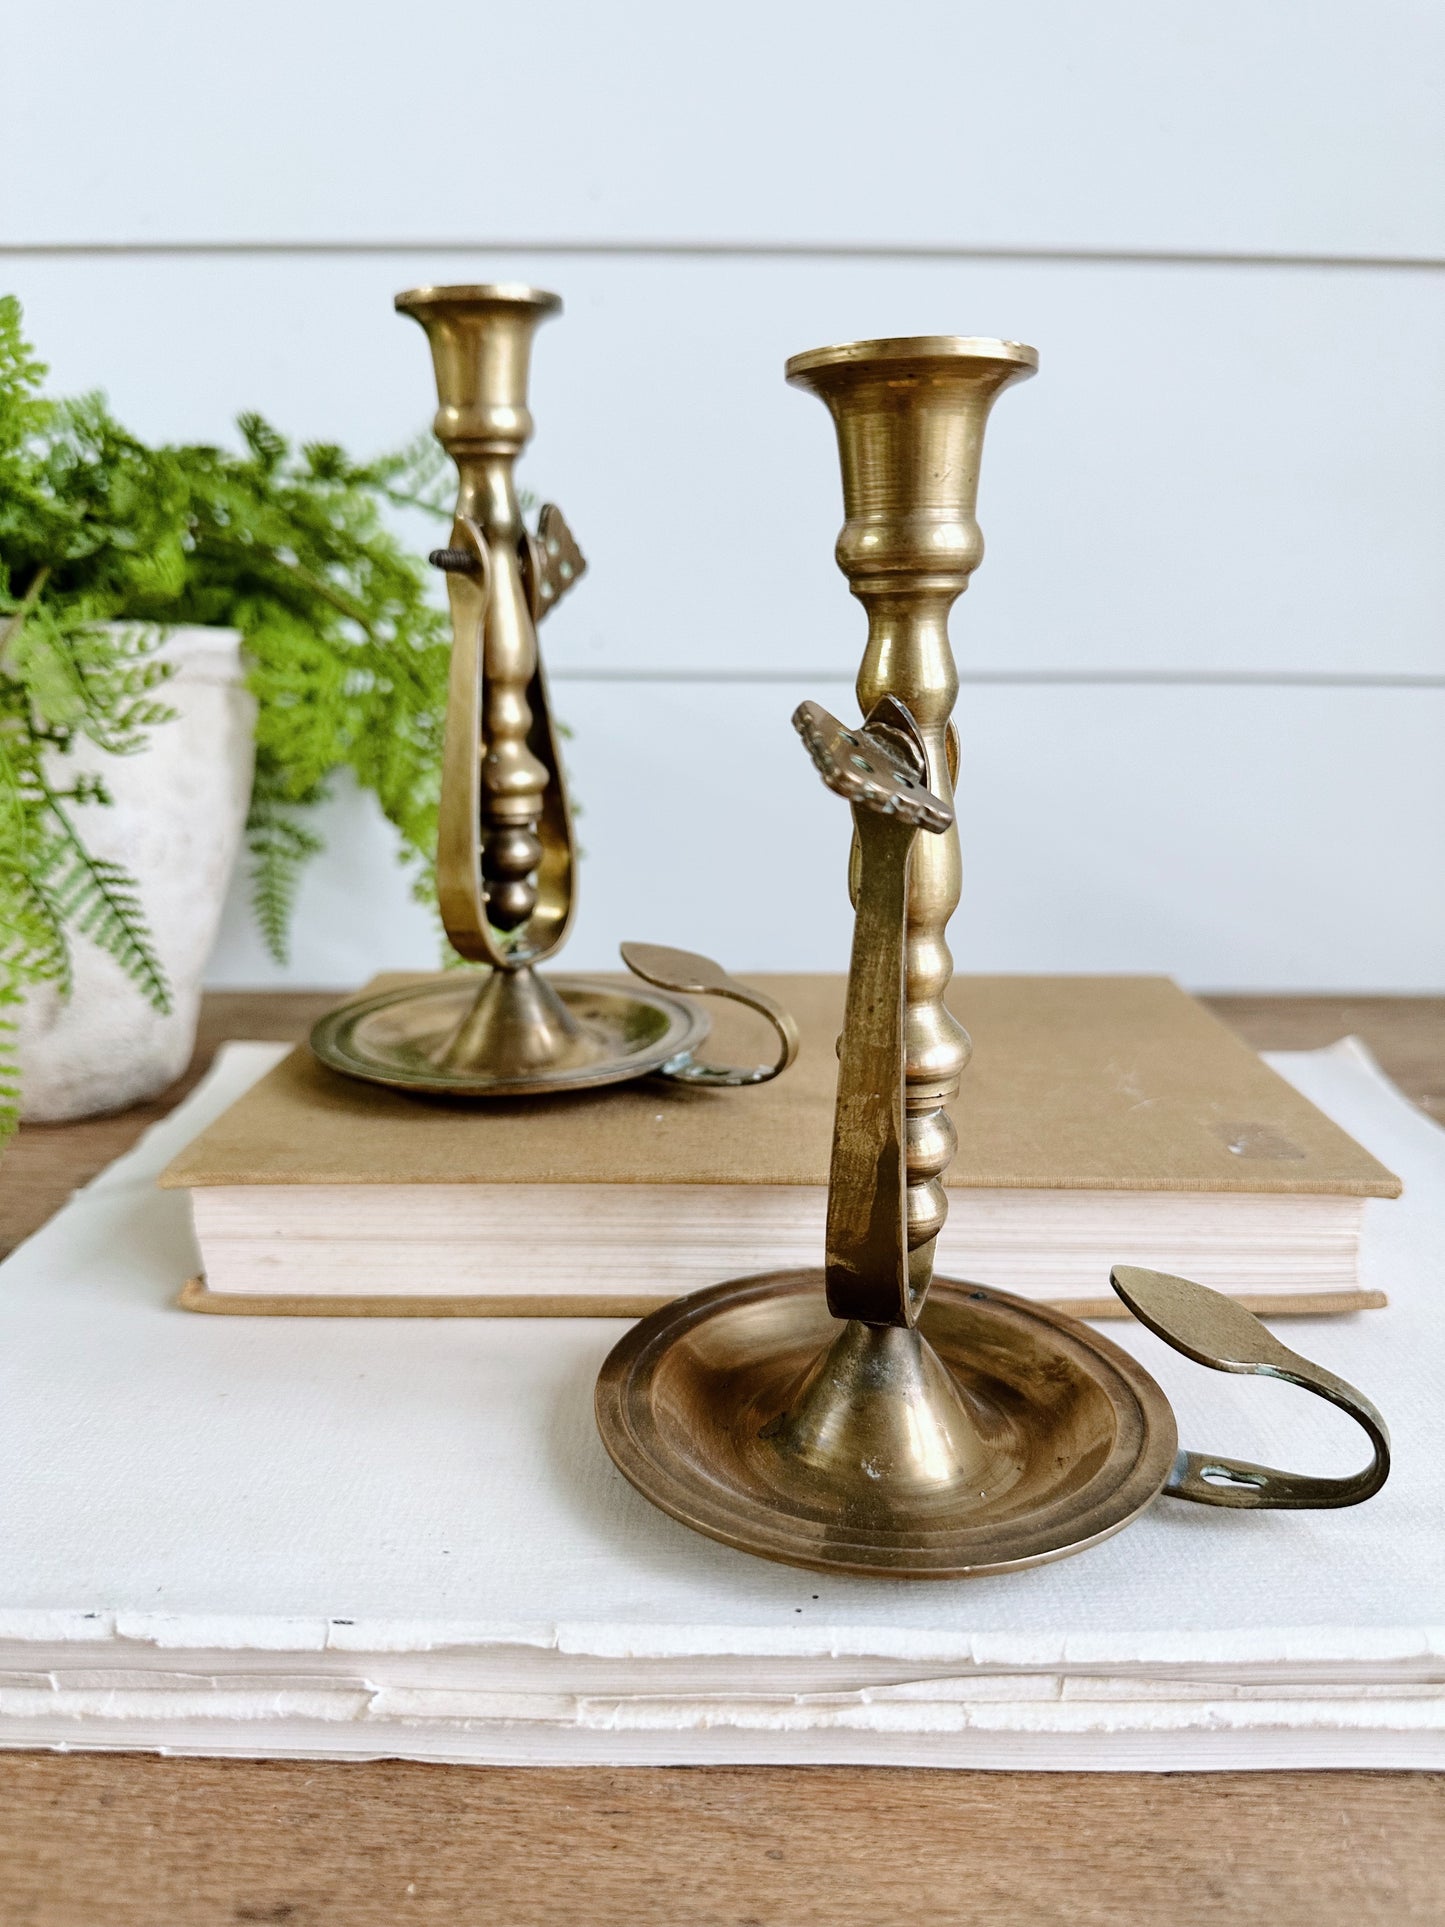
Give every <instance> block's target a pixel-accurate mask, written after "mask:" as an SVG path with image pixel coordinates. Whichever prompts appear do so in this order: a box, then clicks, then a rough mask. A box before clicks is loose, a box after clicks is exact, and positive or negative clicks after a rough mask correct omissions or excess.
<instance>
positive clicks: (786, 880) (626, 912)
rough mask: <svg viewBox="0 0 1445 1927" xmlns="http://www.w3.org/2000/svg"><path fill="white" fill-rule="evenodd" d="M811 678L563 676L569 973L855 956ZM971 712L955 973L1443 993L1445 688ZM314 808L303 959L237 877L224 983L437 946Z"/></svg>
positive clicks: (830, 694)
mask: <svg viewBox="0 0 1445 1927" xmlns="http://www.w3.org/2000/svg"><path fill="white" fill-rule="evenodd" d="M808 694H815V695H820V696H821V697H822V698H823V699H824V700H825V701H827V702H828V703H829V705H830V706H831V707H834V708H837V709H840V710H842V711H843V713H845V714H846V713H851V704H848V703H846V702H845V697H846V694H847V692H846V691H844V690H839V689H828V688H821V689H820V688H819V687H818V685H816V684H809V683H807V682H806V681H802V682H799V683H798V684H797V685H795V686H793V687H788V686H785V685H777V684H770V685H764V686H747V685H740V684H734V685H726V686H722V687H708V688H703V687H696V686H676V685H674V686H671V687H669V686H666V685H647V686H643V687H641V688H631V689H627V688H618V687H616V686H614V685H610V684H597V683H590V684H589V683H577V684H573V685H569V686H567V687H566V688H565V689H563V690H559V692H558V708H559V710H560V712H561V713H562V714H563V715H564V716H565V717H566V718H567V720H568V721H569V722H570V723H571V724H572V725H573V727H574V729H575V731H576V735H575V738H574V740H573V742H572V744H571V746H570V749H569V759H570V762H571V765H572V769H573V775H574V782H575V786H576V790H577V793H578V795H579V797H580V798H581V800H582V803H583V808H584V814H583V817H582V832H583V839H584V842H585V845H586V849H587V856H586V860H585V863H584V865H583V869H582V895H581V907H580V913H579V920H578V925H577V929H576V932H575V935H574V937H573V940H572V942H571V943H570V945H569V946H568V949H567V951H566V952H565V961H566V964H567V966H568V967H570V968H573V969H601V968H614V967H616V955H617V945H618V943H619V942H621V941H623V940H624V939H627V938H641V939H646V940H651V941H654V942H663V943H674V944H679V945H683V946H685V947H688V948H692V949H700V950H703V951H706V952H709V953H711V954H713V955H715V956H717V957H718V958H719V959H720V960H721V961H723V962H725V963H726V964H727V965H728V966H729V967H731V968H734V969H739V970H747V969H752V970H819V969H840V970H841V969H843V968H845V967H846V964H847V958H848V947H849V932H850V913H849V909H848V902H847V893H846V883H845V871H846V862H847V848H848V833H849V832H848V813H847V810H846V808H845V807H844V805H843V804H842V803H841V802H839V801H838V799H837V798H835V797H832V796H830V795H829V794H828V793H827V792H826V791H825V790H824V789H823V788H822V786H821V784H820V783H819V782H818V780H817V778H816V776H815V775H814V774H813V772H812V770H811V767H810V765H809V763H808V761H807V758H806V757H805V755H804V754H803V751H802V749H801V746H800V745H799V743H798V741H797V739H796V737H795V736H794V734H793V731H792V729H791V728H790V726H789V717H790V714H791V711H792V709H793V707H794V705H795V704H796V702H797V701H798V700H800V699H801V698H802V697H803V696H804V695H808ZM958 718H959V723H960V727H961V730H962V738H963V762H962V770H961V777H960V787H959V818H960V824H961V827H962V835H963V844H964V872H965V882H964V900H963V905H962V908H961V910H960V911H959V913H958V915H957V917H956V918H955V919H954V926H953V932H952V938H953V945H954V951H955V956H956V960H957V964H958V967H959V968H960V969H964V970H986V971H987V970H1017V971H1164V972H1167V973H1170V974H1172V975H1174V976H1176V977H1178V978H1179V979H1180V980H1181V981H1183V982H1185V983H1187V984H1191V985H1194V986H1197V987H1206V988H1207V987H1212V988H1217V989H1234V988H1246V987H1249V988H1256V989H1301V990H1305V989H1315V990H1335V989H1354V990H1378V991H1418V990H1435V989H1440V988H1441V987H1445V896H1442V893H1441V891H1440V888H1439V879H1440V877H1441V876H1442V875H1445V758H1442V757H1441V754H1440V744H1441V741H1442V740H1445V691H1426V692H1421V691H1418V690H1368V691H1360V690H1299V689H1294V690H1280V689H1178V688H1175V689H1167V688H1150V689H1138V688H1135V689H1097V688H1052V689H1013V688H982V689H972V690H968V691H966V692H965V694H964V697H963V699H962V701H961V703H960V707H959V712H958ZM324 828H325V830H326V834H327V835H328V838H329V842H330V848H329V850H328V853H327V855H326V856H325V857H324V858H323V859H322V860H321V861H320V862H319V863H318V864H317V865H316V866H315V867H314V868H313V870H312V871H311V873H310V874H309V876H308V879H307V881H306V883H305V886H304V888H303V891H302V896H301V905H300V915H299V921H298V927H297V932H296V944H295V950H294V955H293V958H292V961H291V964H290V966H289V968H287V969H286V970H284V971H283V970H279V969H278V968H277V967H275V966H274V965H271V964H269V963H268V962H267V961H266V960H265V958H264V957H263V956H262V954H261V951H260V947H259V944H258V942H257V940H256V938H255V936H254V934H253V932H252V931H251V929H250V927H249V924H248V921H247V919H246V916H245V910H244V904H243V902H242V900H241V895H240V892H239V889H238V891H237V892H235V893H233V899H232V902H231V904H230V906H229V908H228V912H227V917H226V922H225V927H224V931H223V935H222V940H221V945H220V948H219V949H218V951H217V954H216V957H215V960H214V964H213V966H212V971H211V981H212V982H213V983H215V984H218V985H224V986H238V985H256V984H266V983H278V984H279V983H290V984H308V985H310V984H329V985H347V984H354V983H359V982H361V981H363V980H364V979H365V978H367V977H368V976H369V975H370V974H371V973H372V972H373V971H375V970H380V969H384V968H401V967H407V966H422V967H426V966H428V965H430V964H431V963H432V962H433V961H434V960H435V957H436V954H437V953H436V940H435V936H434V932H433V929H432V926H431V924H430V922H429V920H428V918H427V916H426V914H425V913H424V912H423V911H421V910H420V909H419V908H417V906H416V905H414V904H412V903H410V902H409V901H408V900H407V897H406V892H405V885H404V883H403V881H402V879H401V876H400V873H399V872H398V871H397V869H396V867H395V864H394V860H393V853H392V847H391V842H390V837H389V834H388V833H387V830H386V827H385V825H384V824H382V823H381V822H380V821H379V819H378V818H376V817H375V815H374V814H373V813H372V812H371V811H370V809H369V808H367V807H365V806H363V805H362V803H361V802H360V800H359V799H357V798H356V797H355V796H352V797H350V798H349V799H343V800H342V801H340V802H339V803H338V804H336V805H335V806H333V807H332V809H331V810H330V811H329V812H328V813H327V815H326V818H325V821H324Z"/></svg>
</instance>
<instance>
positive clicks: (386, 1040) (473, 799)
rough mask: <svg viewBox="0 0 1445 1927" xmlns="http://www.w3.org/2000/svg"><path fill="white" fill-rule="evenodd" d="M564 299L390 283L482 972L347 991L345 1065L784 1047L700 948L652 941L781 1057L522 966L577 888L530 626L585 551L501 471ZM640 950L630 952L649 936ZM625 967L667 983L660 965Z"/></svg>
mask: <svg viewBox="0 0 1445 1927" xmlns="http://www.w3.org/2000/svg"><path fill="white" fill-rule="evenodd" d="M561 305H562V303H561V301H560V300H559V298H558V297H557V296H556V295H555V294H547V293H544V292H542V291H541V290H540V289H537V288H528V287H523V286H520V285H517V284H494V285H486V286H471V287H448V288H431V287H427V288H413V289H412V290H411V291H410V292H409V293H406V294H399V295H398V296H397V297H396V306H397V308H398V310H399V311H400V312H401V313H402V314H408V315H411V316H412V317H413V319H414V320H416V321H418V322H420V324H421V326H422V327H423V328H424V329H425V330H426V335H427V339H428V341H429V342H430V344H431V351H432V362H433V365H434V368H435V371H436V385H437V396H438V400H439V403H440V406H439V408H438V410H437V415H436V421H435V428H436V433H437V437H438V439H439V440H440V442H441V443H442V446H443V447H444V448H445V449H446V451H447V453H448V454H449V455H450V456H451V457H452V458H453V460H454V461H455V462H456V465H457V475H458V484H459V488H458V495H457V510H456V519H455V521H454V522H453V524H452V533H451V539H450V541H449V543H448V545H447V546H446V547H445V548H442V549H437V550H434V551H433V553H432V558H431V559H432V561H433V562H434V563H435V564H436V566H437V567H438V568H440V569H443V570H445V571H446V577H447V592H448V596H449V598H450V603H451V614H452V654H451V672H450V681H449V684H448V689H447V715H446V728H445V733H444V741H443V745H442V785H441V802H440V810H439V819H438V828H437V868H436V874H437V901H438V904H439V906H440V909H441V915H442V922H443V924H444V925H445V927H446V933H447V936H448V938H449V939H450V941H451V944H452V947H453V949H454V950H456V951H457V952H458V954H459V955H461V956H463V957H465V958H467V959H468V960H469V961H471V962H473V963H481V964H486V965H488V966H489V972H488V974H487V975H486V976H485V977H484V978H482V979H481V980H480V982H479V981H478V979H477V978H476V977H475V976H465V977H459V978H458V979H457V980H456V987H455V988H454V989H449V990H447V991H446V992H445V993H442V992H440V991H438V990H437V989H436V988H435V987H423V988H421V989H413V990H405V991H398V992H393V993H391V994H390V995H389V996H388V997H386V998H383V999H378V998H370V999H366V1000H364V1001H362V1002H359V1003H356V1004H352V1005H350V1006H348V1007H347V1008H346V1009H345V1010H342V1011H338V1012H335V1013H334V1014H333V1015H332V1016H330V1017H327V1018H325V1019H324V1020H323V1021H322V1022H321V1023H320V1024H318V1025H317V1027H316V1029H315V1031H314V1032H313V1033H312V1038H311V1044H312V1049H313V1050H314V1051H315V1052H316V1055H317V1056H318V1057H319V1058H320V1059H321V1061H322V1062H323V1063H325V1064H328V1065H329V1066H330V1067H331V1068H332V1069H333V1070H337V1071H341V1072H343V1073H344V1074H345V1075H347V1076H349V1077H360V1078H365V1079H366V1080H368V1081H369V1082H371V1083H376V1084H387V1085H396V1086H400V1087H402V1088H405V1089H408V1090H421V1091H445V1092H447V1093H449V1094H450V1095H452V1096H458V1097H482V1098H485V1097H524V1096H529V1095H533V1094H535V1095H539V1096H541V1095H546V1094H547V1093H549V1092H558V1091H576V1090H587V1089H590V1088H592V1087H594V1086H598V1085H603V1084H616V1083H621V1082H623V1081H624V1080H626V1079H628V1078H632V1077H639V1076H642V1075H645V1074H646V1073H648V1072H657V1073H660V1074H662V1075H665V1076H668V1077H671V1078H674V1079H676V1080H678V1081H681V1082H686V1083H693V1084H715V1085H736V1084H756V1083H762V1082H764V1081H766V1079H768V1078H770V1077H776V1076H777V1075H778V1073H779V1072H780V1071H783V1070H785V1069H786V1068H787V1066H788V1065H789V1064H790V1063H791V1062H792V1060H793V1056H794V1055H795V1054H796V1051H797V1036H796V1032H795V1031H793V1029H792V1020H791V1019H790V1018H789V1017H788V1016H787V1014H786V1013H785V1012H782V1011H780V1010H779V1008H778V1006H777V1005H776V1004H775V1003H774V1002H773V1000H772V999H771V998H769V997H764V996H761V995H760V994H758V993H755V992H752V991H750V990H749V989H748V988H747V987H746V986H745V985H741V984H738V983H736V982H735V980H733V979H732V978H729V977H727V976H726V974H725V973H724V972H722V971H721V970H719V969H718V966H717V965H716V964H714V963H711V962H710V961H709V960H707V959H706V958H698V957H690V956H689V955H688V953H685V952H681V951H677V952H663V951H660V950H659V951H657V952H656V955H657V956H658V957H663V956H671V957H673V958H682V959H683V960H684V964H685V965H686V968H685V969H684V971H683V975H684V976H685V977H687V978H688V979H692V978H697V977H699V976H704V977H710V978H711V979H714V980H715V981H709V982H707V983H698V984H697V985H695V986H694V985H692V984H691V983H690V982H689V985H688V987H689V988H697V989H701V990H709V991H711V992H713V993H714V994H716V995H719V996H725V997H735V998H738V999H739V1000H740V1001H742V1002H744V1003H750V1004H751V1005H752V1006H753V1008H755V1009H756V1010H758V1011H760V1012H761V1013H762V1014H763V1015H764V1016H766V1017H767V1018H768V1021H769V1022H770V1023H771V1024H772V1025H773V1027H774V1029H775V1030H776V1031H777V1033H778V1037H779V1044H780V1049H779V1055H778V1058H777V1061H776V1062H775V1063H773V1064H771V1065H767V1064H764V1065H754V1066H739V1067H733V1066H724V1065H713V1064H705V1063H700V1062H698V1061H696V1060H695V1059H694V1058H693V1056H692V1048H693V1046H694V1045H695V1044H697V1043H699V1042H700V1041H701V1040H702V1038H703V1037H705V1036H706V1034H707V1030H708V1024H707V1020H706V1018H705V1017H703V1016H702V1015H701V1014H700V1013H699V1012H698V1011H696V1010H695V1009H694V1008H693V1007H692V1006H691V1005H689V1004H686V1003H684V1002H683V1001H682V1000H681V999H680V998H678V997H666V996H658V995H653V994H649V993H648V992H645V991H642V990H638V991H635V992H631V993H629V992H627V991H621V990H618V989H616V988H615V987H610V986H607V985H601V984H591V983H585V982H583V981H581V980H580V979H567V980H564V979H560V978H559V979H556V980H549V979H547V978H545V977H542V976H540V975H539V974H538V973H537V970H536V968H535V966H536V965H538V964H540V963H541V962H542V961H543V959H545V958H547V957H550V956H552V955H553V954H554V953H555V952H556V951H557V950H558V949H560V947H561V945H562V943H563V940H564V939H565V937H566V935H567V932H568V929H569V928H570V926H571V922H572V916H573V911H574V909H575V906H576V899H577V887H576V864H577V853H576V844H575V839H574V836H573V828H572V811H571V806H570V804H569V801H568V797H567V784H566V777H565V772H564V770H563V765H562V758H561V754H560V750H559V747H558V737H557V731H556V728H555V726H554V723H553V720H552V709H551V703H550V701H549V699H548V695H547V681H546V676H545V674H544V673H543V668H542V659H541V655H540V653H539V651H538V647H537V624H538V623H539V622H540V621H541V620H542V618H543V617H544V616H546V615H548V614H549V613H550V612H551V610H553V609H554V608H555V607H556V606H557V604H558V602H560V601H561V599H562V597H563V596H564V595H566V594H567V592H568V591H569V590H570V589H571V588H573V587H574V586H575V584H576V583H577V581H578V579H579V578H580V577H581V575H582V574H583V572H584V570H585V569H586V567H587V563H586V559H585V558H584V556H583V554H582V551H581V549H580V548H579V547H578V546H577V542H576V538H575V537H574V536H573V534H572V531H571V530H570V529H569V528H568V526H567V523H566V520H565V518H564V517H563V515H562V512H561V510H560V509H558V508H557V507H556V506H555V505H554V504H552V503H548V504H547V505H546V506H545V507H544V508H543V509H542V511H541V514H540V516H539V517H538V521H537V530H536V533H535V534H533V533H532V532H531V531H530V530H529V529H528V528H527V526H526V524H525V523H524V521H523V519H522V510H521V505H520V503H519V501H518V498H517V490H516V483H515V479H514V474H513V470H514V468H515V465H516V461H517V457H518V456H519V455H520V454H521V452H522V450H523V449H524V448H525V446H526V444H527V442H528V441H529V440H530V438H531V434H532V416H531V412H530V410H529V409H528V406H527V381H528V373H529V369H530V364H531V353H532V338H533V336H534V334H535V333H536V330H537V326H538V323H539V322H541V321H543V320H545V319H546V317H547V316H548V315H552V314H556V313H557V312H558V310H559V309H560V308H561ZM633 948H635V949H636V952H637V954H638V955H642V954H643V952H644V950H645V949H646V948H647V947H646V946H634V947H633ZM629 961H631V960H630V959H629ZM637 974H638V975H640V976H642V977H644V978H647V979H648V980H649V981H650V982H652V983H653V984H655V985H658V986H660V987H661V988H662V989H664V990H665V989H667V988H669V981H668V979H667V977H666V975H665V974H664V975H663V976H661V977H659V976H656V975H650V973H649V972H648V971H647V970H646V969H645V968H640V969H638V971H637ZM671 987H673V988H681V985H680V984H679V985H673V986H671ZM413 1005H414V1006H415V1007H414V1008H412V1007H411V1006H413Z"/></svg>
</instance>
